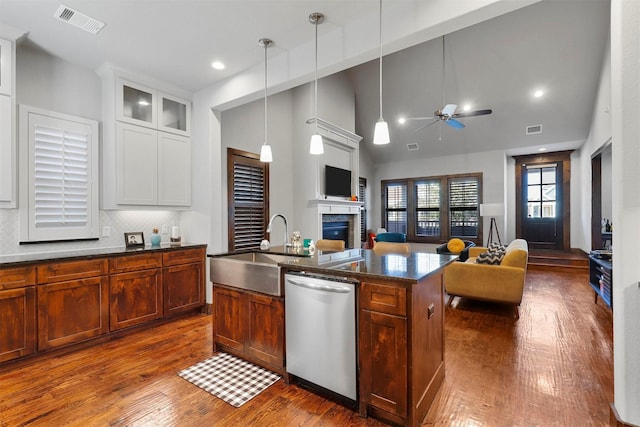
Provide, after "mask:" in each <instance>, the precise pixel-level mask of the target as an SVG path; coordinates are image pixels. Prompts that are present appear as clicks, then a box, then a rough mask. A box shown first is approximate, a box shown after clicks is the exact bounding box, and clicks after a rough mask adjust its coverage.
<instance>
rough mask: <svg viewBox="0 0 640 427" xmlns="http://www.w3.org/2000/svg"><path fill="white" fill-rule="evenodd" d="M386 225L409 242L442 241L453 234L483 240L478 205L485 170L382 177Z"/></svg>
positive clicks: (384, 223)
mask: <svg viewBox="0 0 640 427" xmlns="http://www.w3.org/2000/svg"><path fill="white" fill-rule="evenodd" d="M381 184H382V193H383V194H382V197H383V202H382V209H383V218H382V220H383V225H382V226H383V227H385V228H386V229H387V231H390V232H399V233H406V234H407V240H408V241H410V242H423V243H442V242H443V241H446V240H448V239H450V238H452V237H461V238H465V239H472V240H477V241H478V242H480V241H481V240H482V223H481V222H480V221H479V215H478V207H479V203H480V194H481V189H482V174H481V173H474V174H466V175H444V176H432V177H420V178H407V179H403V180H393V181H382V182H381Z"/></svg>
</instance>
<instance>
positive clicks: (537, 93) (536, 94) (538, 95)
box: [533, 89, 544, 98]
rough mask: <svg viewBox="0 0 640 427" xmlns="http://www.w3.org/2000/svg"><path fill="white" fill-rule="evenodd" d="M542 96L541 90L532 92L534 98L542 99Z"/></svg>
mask: <svg viewBox="0 0 640 427" xmlns="http://www.w3.org/2000/svg"><path fill="white" fill-rule="evenodd" d="M542 95H544V91H543V90H542V89H538V90H536V91H535V92H533V96H535V97H536V98H540V97H542Z"/></svg>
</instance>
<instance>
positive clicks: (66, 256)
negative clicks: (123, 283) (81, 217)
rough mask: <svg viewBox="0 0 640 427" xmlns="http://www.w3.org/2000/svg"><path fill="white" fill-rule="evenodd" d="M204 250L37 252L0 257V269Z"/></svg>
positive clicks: (194, 245) (154, 248)
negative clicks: (118, 256)
mask: <svg viewBox="0 0 640 427" xmlns="http://www.w3.org/2000/svg"><path fill="white" fill-rule="evenodd" d="M200 247H202V248H205V247H207V245H206V244H202V243H181V244H178V245H174V244H171V243H162V244H160V245H158V246H145V247H144V248H131V249H127V248H126V247H124V246H118V247H110V248H94V249H75V250H70V251H63V252H39V253H31V254H29V253H28V254H17V255H5V256H0V267H12V266H19V265H23V264H31V263H37V262H43V261H47V262H49V261H62V260H72V259H89V258H99V257H108V256H117V255H128V254H134V253H144V252H156V251H160V252H166V251H171V250H174V249H179V248H200Z"/></svg>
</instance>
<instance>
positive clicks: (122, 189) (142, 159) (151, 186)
mask: <svg viewBox="0 0 640 427" xmlns="http://www.w3.org/2000/svg"><path fill="white" fill-rule="evenodd" d="M116 129H117V138H116V157H117V162H116V164H117V171H116V181H117V184H116V185H117V192H118V193H117V194H118V195H117V197H118V204H121V205H147V206H153V205H157V204H158V131H156V130H153V129H149V128H145V127H141V126H132V125H129V124H126V123H117V124H116Z"/></svg>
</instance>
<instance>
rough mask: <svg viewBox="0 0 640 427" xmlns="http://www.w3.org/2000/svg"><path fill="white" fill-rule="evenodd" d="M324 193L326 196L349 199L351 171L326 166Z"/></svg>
mask: <svg viewBox="0 0 640 427" xmlns="http://www.w3.org/2000/svg"><path fill="white" fill-rule="evenodd" d="M324 193H325V195H327V196H338V197H351V171H349V170H346V169H340V168H336V167H333V166H329V165H326V166H325V167H324Z"/></svg>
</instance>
